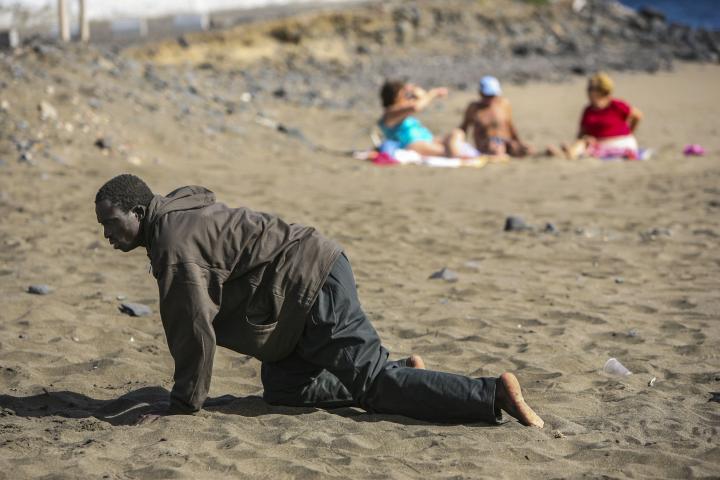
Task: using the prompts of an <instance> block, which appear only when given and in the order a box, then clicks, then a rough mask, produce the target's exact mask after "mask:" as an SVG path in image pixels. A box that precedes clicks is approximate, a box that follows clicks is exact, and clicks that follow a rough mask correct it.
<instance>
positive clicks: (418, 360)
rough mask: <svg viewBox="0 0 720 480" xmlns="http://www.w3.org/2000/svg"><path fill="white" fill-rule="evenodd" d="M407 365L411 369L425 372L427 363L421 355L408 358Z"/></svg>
mask: <svg viewBox="0 0 720 480" xmlns="http://www.w3.org/2000/svg"><path fill="white" fill-rule="evenodd" d="M405 363H406V364H407V366H408V367H410V368H419V369H420V370H425V362H424V361H423V359H422V357H421V356H420V355H410V356H409V357H408V358H406V359H405Z"/></svg>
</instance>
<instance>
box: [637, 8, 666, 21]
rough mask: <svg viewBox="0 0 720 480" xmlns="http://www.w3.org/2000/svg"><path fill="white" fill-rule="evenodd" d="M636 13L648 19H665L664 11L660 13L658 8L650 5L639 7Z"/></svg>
mask: <svg viewBox="0 0 720 480" xmlns="http://www.w3.org/2000/svg"><path fill="white" fill-rule="evenodd" d="M638 15H640V16H641V17H642V18H644V19H645V20H648V21H653V20H660V21H661V22H663V23H665V22H666V21H667V18H666V17H665V14H664V13H662V12H661V11H660V10H656V9H654V8H650V7H641V8H640V9H639V10H638Z"/></svg>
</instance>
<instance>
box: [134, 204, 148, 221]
mask: <svg viewBox="0 0 720 480" xmlns="http://www.w3.org/2000/svg"><path fill="white" fill-rule="evenodd" d="M131 212H132V213H134V214H135V216H136V217H137V218H138V220H140V221H142V219H143V218H145V214H146V213H147V207H145V205H135V206H134V207H133V208H132V210H131Z"/></svg>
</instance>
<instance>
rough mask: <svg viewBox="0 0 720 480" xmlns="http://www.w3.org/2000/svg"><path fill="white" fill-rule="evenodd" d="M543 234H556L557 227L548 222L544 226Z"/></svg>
mask: <svg viewBox="0 0 720 480" xmlns="http://www.w3.org/2000/svg"><path fill="white" fill-rule="evenodd" d="M543 232H545V233H557V232H558V229H557V227H556V226H555V224H554V223H550V222H548V223H546V224H545V228H544V229H543Z"/></svg>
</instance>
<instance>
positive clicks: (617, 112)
mask: <svg viewBox="0 0 720 480" xmlns="http://www.w3.org/2000/svg"><path fill="white" fill-rule="evenodd" d="M629 116H630V105H628V104H627V103H625V102H623V101H622V100H615V99H612V100H610V104H609V105H608V106H607V107H605V108H595V107H593V106H592V105H588V106H587V107H586V108H585V111H584V112H583V115H582V120H581V121H580V131H581V132H582V133H583V135H590V136H591V137H595V138H608V137H620V136H623V135H630V134H631V133H632V132H631V131H630V127H629V126H628V124H627V119H628V117H629Z"/></svg>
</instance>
